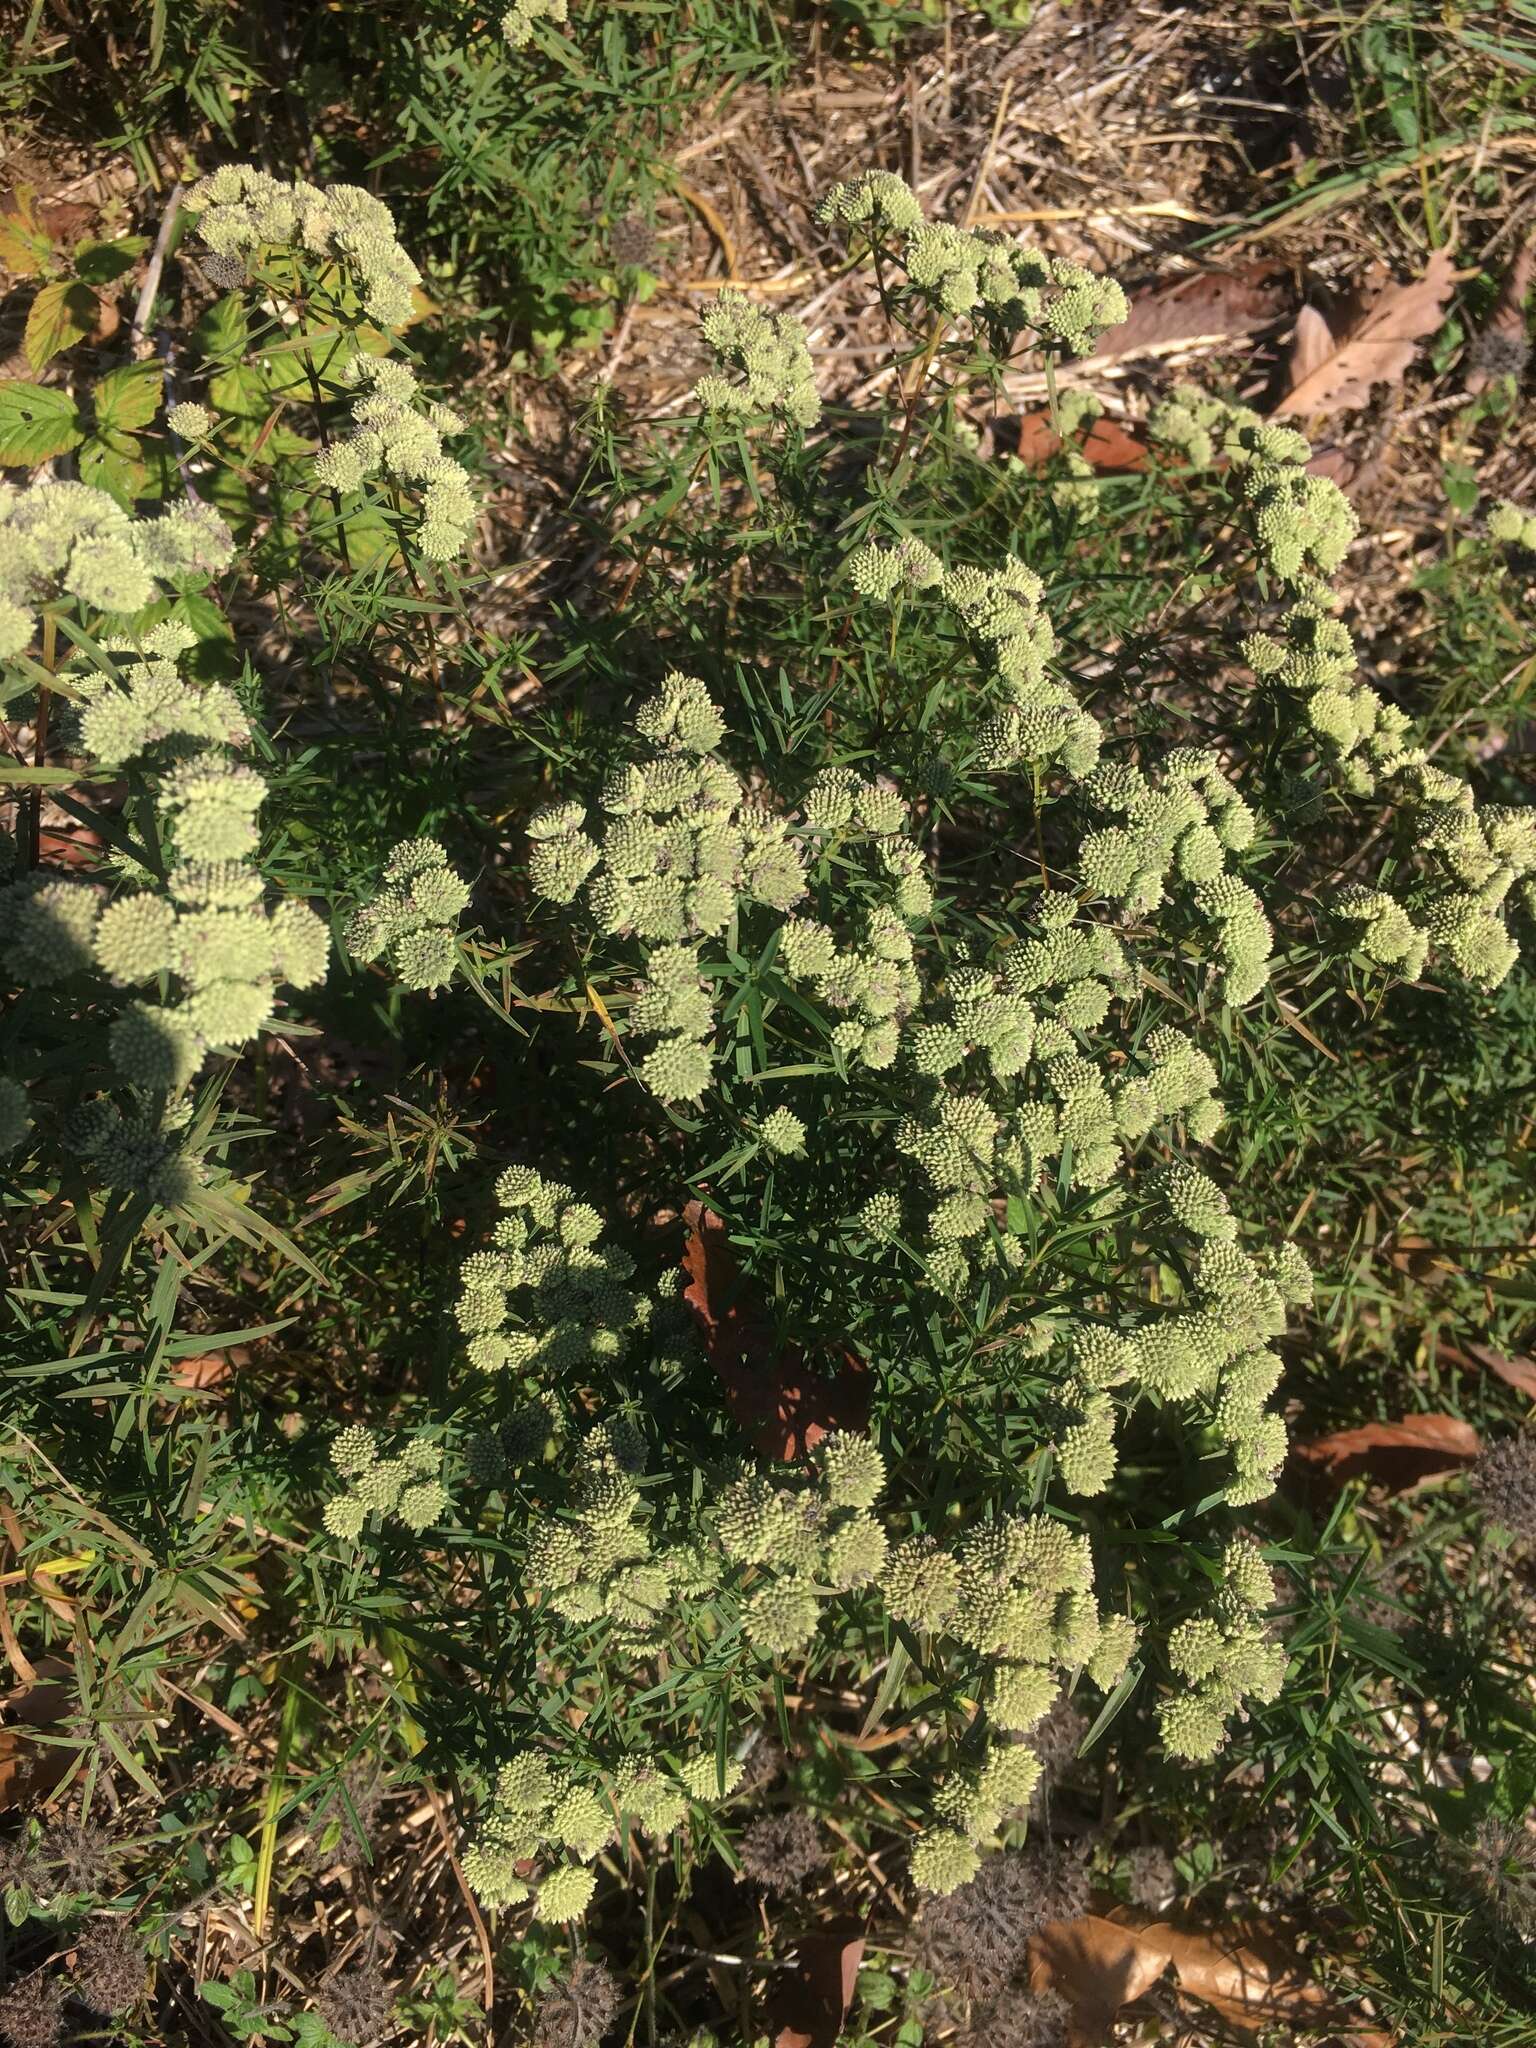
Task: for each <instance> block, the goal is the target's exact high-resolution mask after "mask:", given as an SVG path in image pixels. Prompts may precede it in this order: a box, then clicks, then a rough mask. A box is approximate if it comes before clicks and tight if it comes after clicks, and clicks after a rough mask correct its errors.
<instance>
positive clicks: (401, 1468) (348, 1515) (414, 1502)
mask: <svg viewBox="0 0 1536 2048" xmlns="http://www.w3.org/2000/svg"><path fill="white" fill-rule="evenodd" d="M331 1463H332V1464H333V1465H334V1466H335V1468H336V1470H337V1471H338V1472H339V1473H340V1474H341V1476H342V1478H343V1479H345V1480H346V1481H347V1490H346V1492H345V1493H338V1494H336V1495H335V1496H334V1497H333V1498H332V1499H331V1500H329V1501H327V1503H326V1507H325V1515H324V1521H325V1526H326V1528H327V1529H329V1530H330V1532H331V1534H332V1535H333V1536H339V1537H340V1538H341V1540H342V1542H343V1543H356V1542H357V1540H358V1538H359V1537H360V1536H361V1535H362V1533H363V1530H364V1529H365V1528H366V1527H367V1524H368V1519H369V1517H370V1516H377V1517H378V1519H379V1521H380V1522H390V1521H393V1522H398V1523H399V1524H400V1526H401V1528H403V1529H408V1530H409V1531H410V1533H411V1534H412V1535H413V1536H419V1535H420V1534H421V1533H422V1531H423V1530H424V1529H428V1528H430V1527H431V1525H432V1524H433V1523H434V1522H439V1521H441V1520H442V1518H443V1516H444V1515H445V1514H446V1513H447V1511H448V1506H449V1494H448V1489H447V1487H446V1486H444V1484H443V1482H442V1478H441V1476H440V1475H441V1471H442V1463H443V1453H442V1449H441V1447H440V1446H439V1445H437V1444H434V1443H431V1442H429V1441H428V1439H427V1438H426V1437H420V1436H418V1437H413V1438H412V1439H411V1441H410V1442H409V1443H407V1444H406V1446H405V1448H404V1449H403V1450H402V1451H401V1452H400V1453H399V1455H398V1456H396V1457H393V1458H385V1457H381V1456H380V1454H379V1442H378V1438H377V1437H376V1436H375V1435H374V1433H373V1431H372V1430H371V1429H365V1428H364V1427H363V1426H362V1424H360V1423H354V1424H352V1425H351V1426H350V1427H349V1428H347V1429H344V1430H342V1431H341V1432H340V1434H339V1435H338V1436H337V1437H336V1438H335V1440H334V1442H333V1443H332V1445H331Z"/></svg>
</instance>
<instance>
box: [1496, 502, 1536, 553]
mask: <svg viewBox="0 0 1536 2048" xmlns="http://www.w3.org/2000/svg"><path fill="white" fill-rule="evenodd" d="M1488 538H1489V539H1490V540H1496V541H1498V542H1499V544H1500V546H1501V547H1506V548H1518V549H1519V550H1520V551H1521V552H1522V553H1523V554H1527V555H1531V554H1536V512H1526V511H1524V510H1523V509H1522V508H1521V507H1520V506H1519V505H1517V504H1516V503H1515V502H1514V500H1513V499H1512V498H1500V500H1499V502H1498V504H1497V505H1495V506H1494V508H1493V510H1492V511H1491V512H1490V513H1489V514H1488Z"/></svg>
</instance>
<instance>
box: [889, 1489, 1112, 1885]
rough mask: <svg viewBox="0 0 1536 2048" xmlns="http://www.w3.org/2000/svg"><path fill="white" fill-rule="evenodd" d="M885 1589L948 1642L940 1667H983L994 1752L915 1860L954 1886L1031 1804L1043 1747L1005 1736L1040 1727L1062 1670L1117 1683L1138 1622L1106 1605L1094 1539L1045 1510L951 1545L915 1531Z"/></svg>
mask: <svg viewBox="0 0 1536 2048" xmlns="http://www.w3.org/2000/svg"><path fill="white" fill-rule="evenodd" d="M880 1591H881V1593H882V1595H883V1597H884V1600H885V1606H886V1611H887V1612H888V1613H889V1614H890V1615H891V1617H892V1618H893V1619H895V1620H897V1621H901V1622H905V1623H906V1624H907V1625H908V1626H909V1627H911V1628H914V1629H918V1630H921V1631H922V1632H923V1634H924V1635H925V1636H933V1637H939V1638H947V1639H948V1645H949V1646H951V1647H950V1648H948V1649H947V1648H946V1644H945V1643H944V1642H943V1641H940V1642H938V1643H936V1644H935V1645H934V1654H935V1661H936V1662H937V1663H938V1664H939V1665H940V1666H941V1667H942V1666H944V1665H947V1664H948V1663H950V1662H951V1661H952V1656H953V1654H955V1647H954V1646H958V1648H959V1649H963V1650H964V1651H968V1652H970V1653H971V1655H972V1657H973V1658H974V1659H979V1660H980V1663H981V1667H982V1672H983V1677H984V1683H985V1688H986V1692H987V1706H986V1710H985V1719H986V1723H987V1724H988V1728H989V1740H988V1747H987V1749H986V1752H985V1755H984V1758H983V1760H982V1762H981V1763H980V1764H979V1765H977V1766H973V1767H971V1768H967V1769H962V1770H960V1771H957V1772H956V1773H954V1774H953V1775H952V1776H951V1777H950V1778H949V1779H948V1780H946V1782H945V1783H944V1784H943V1785H942V1786H941V1787H940V1788H939V1791H938V1794H937V1797H936V1799H935V1802H934V1820H933V1824H932V1825H931V1826H930V1827H929V1828H928V1829H927V1830H926V1831H925V1833H924V1834H923V1835H922V1836H921V1837H920V1838H919V1840H918V1843H917V1845H916V1848H915V1849H914V1851H913V1857H912V1876H913V1879H914V1881H915V1882H916V1883H917V1885H918V1886H919V1887H920V1888H921V1889H922V1890H924V1891H932V1892H948V1891H953V1890H954V1889H955V1887H956V1886H957V1885H961V1884H964V1883H966V1882H967V1881H968V1880H969V1879H970V1878H972V1877H974V1876H975V1874H976V1871H977V1869H978V1867H979V1865H980V1860H981V1859H980V1844H981V1842H982V1840H983V1839H984V1838H985V1837H987V1836H989V1835H992V1834H995V1833H996V1831H997V1828H998V1826H999V1825H1000V1823H1001V1821H1002V1820H1003V1818H1004V1817H1005V1815H1006V1814H1007V1813H1008V1812H1009V1811H1010V1810H1011V1809H1014V1808H1016V1807H1020V1806H1023V1805H1026V1804H1027V1803H1028V1800H1029V1798H1030V1795H1031V1793H1032V1792H1033V1790H1034V1787H1035V1784H1036V1782H1037V1780H1038V1777H1039V1769H1040V1763H1039V1758H1038V1757H1037V1756H1036V1754H1035V1752H1034V1751H1033V1750H1031V1749H1030V1748H1028V1747H1027V1746H1026V1745H1024V1744H1014V1743H1009V1742H1005V1741H999V1740H998V1739H997V1734H998V1733H1001V1734H1003V1735H1008V1734H1027V1733H1028V1732H1029V1731H1030V1730H1031V1729H1033V1728H1035V1727H1036V1726H1038V1724H1039V1723H1040V1722H1041V1721H1042V1720H1044V1718H1045V1716H1046V1715H1047V1714H1048V1713H1049V1712H1050V1710H1051V1707H1052V1706H1053V1705H1054V1703H1055V1701H1056V1699H1057V1697H1058V1695H1059V1693H1060V1691H1061V1681H1060V1678H1059V1676H1058V1673H1059V1672H1060V1671H1071V1670H1075V1669H1078V1668H1082V1669H1086V1671H1087V1672H1088V1674H1089V1676H1090V1677H1091V1678H1092V1679H1093V1681H1094V1683H1095V1684H1096V1685H1099V1686H1103V1687H1105V1688H1108V1687H1110V1686H1113V1685H1114V1684H1115V1683H1116V1681H1117V1680H1118V1679H1119V1677H1120V1675H1121V1673H1122V1672H1123V1671H1124V1670H1125V1667H1126V1665H1127V1664H1128V1663H1129V1662H1130V1660H1131V1656H1132V1654H1133V1653H1134V1651H1135V1648H1136V1630H1135V1628H1134V1627H1133V1626H1132V1624H1131V1623H1130V1621H1129V1620H1127V1619H1126V1617H1125V1616H1123V1615H1105V1614H1101V1613H1100V1611H1099V1608H1098V1605H1097V1603H1096V1602H1095V1600H1094V1596H1093V1552H1092V1547H1091V1545H1090V1544H1089V1541H1088V1538H1087V1537H1086V1536H1085V1535H1082V1534H1081V1533H1078V1532H1076V1531H1073V1530H1071V1529H1069V1528H1067V1526H1066V1525H1065V1524H1064V1523H1062V1522H1058V1521H1056V1520H1055V1519H1054V1518H1053V1517H1051V1516H1049V1515H1044V1514H1033V1515H1013V1516H1009V1517H1008V1518H1007V1519H1005V1520H1003V1521H1001V1522H998V1523H994V1524H987V1525H984V1526H982V1527H978V1528H975V1529H972V1530H971V1531H970V1532H969V1533H968V1534H967V1535H966V1536H965V1537H963V1538H962V1539H961V1541H960V1542H959V1544H958V1545H956V1546H953V1547H951V1546H948V1545H945V1544H942V1543H940V1542H939V1541H938V1539H937V1538H936V1537H933V1536H930V1535H921V1534H920V1535H915V1536H909V1537H908V1538H907V1539H906V1540H905V1541H904V1542H902V1543H899V1544H898V1545H897V1546H896V1547H895V1549H894V1550H892V1552H891V1553H890V1557H889V1559H888V1561H887V1563H886V1566H885V1569H884V1571H883V1572H882V1574H881V1577H880ZM994 1731H995V1732H994Z"/></svg>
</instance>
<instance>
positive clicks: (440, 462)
mask: <svg viewBox="0 0 1536 2048" xmlns="http://www.w3.org/2000/svg"><path fill="white" fill-rule="evenodd" d="M342 376H343V379H344V380H345V382H346V383H348V384H350V385H351V386H352V387H353V388H354V389H356V390H358V391H359V392H360V393H361V394H362V395H361V396H360V397H359V398H357V399H356V400H354V402H353V406H352V431H351V433H349V434H348V435H347V436H346V438H345V439H344V440H340V441H333V442H332V443H331V445H330V446H329V447H328V448H322V449H321V450H320V452H319V454H318V455H316V456H315V458H314V464H313V469H314V476H315V480H316V482H317V483H319V484H321V485H322V486H323V487H324V488H325V489H326V490H329V491H355V490H358V489H360V488H361V487H362V485H363V484H365V483H367V482H368V481H369V480H370V479H372V478H375V477H382V478H383V479H385V481H386V482H388V483H390V484H392V485H403V486H406V487H409V488H411V489H414V490H419V492H420V504H419V511H420V517H421V524H420V526H419V527H418V529H417V532H416V544H417V546H418V547H419V548H420V549H421V552H422V553H423V554H424V555H426V556H427V557H429V559H431V560H432V561H437V562H443V561H448V560H450V559H451V558H452V557H453V556H454V555H457V554H460V553H462V552H463V550H464V548H465V546H466V545H467V543H468V541H469V537H470V534H471V533H472V531H473V529H474V523H475V511H476V507H475V495H474V491H473V490H472V488H471V486H470V480H469V471H468V470H467V469H466V468H465V467H464V465H463V463H461V462H456V461H455V460H454V458H453V457H452V456H451V455H448V454H445V453H444V450H443V436H444V435H445V434H462V433H463V431H464V422H463V420H462V419H461V418H460V417H459V415H458V414H457V413H456V412H454V411H453V409H452V408H451V407H450V406H446V405H440V404H437V403H436V402H429V401H427V400H425V399H424V398H423V396H422V392H421V386H420V384H419V383H418V382H417V378H416V373H415V371H414V370H412V369H411V368H410V367H409V365H408V364H405V363H399V362H395V361H393V360H392V359H391V358H390V357H388V356H370V355H355V356H353V357H352V358H351V359H350V361H349V362H348V363H347V364H346V366H345V368H344V370H343V371H342Z"/></svg>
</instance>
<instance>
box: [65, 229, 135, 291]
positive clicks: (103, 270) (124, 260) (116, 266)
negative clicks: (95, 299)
mask: <svg viewBox="0 0 1536 2048" xmlns="http://www.w3.org/2000/svg"><path fill="white" fill-rule="evenodd" d="M148 247H149V237H148V236H147V235H122V236H120V237H119V238H118V239H117V240H116V241H115V242H82V243H80V245H79V246H78V248H76V249H74V250H72V251H71V254H70V261H71V262H72V263H73V264H74V266H75V275H76V276H77V277H78V278H81V279H82V280H83V281H84V282H85V283H86V284H115V283H116V282H117V280H118V279H119V278H120V277H126V276H127V274H128V272H129V271H130V270H132V268H133V266H134V264H135V263H137V262H138V260H139V258H140V257H141V256H142V255H143V254H144V251H145V250H146V249H147V248H148Z"/></svg>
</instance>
